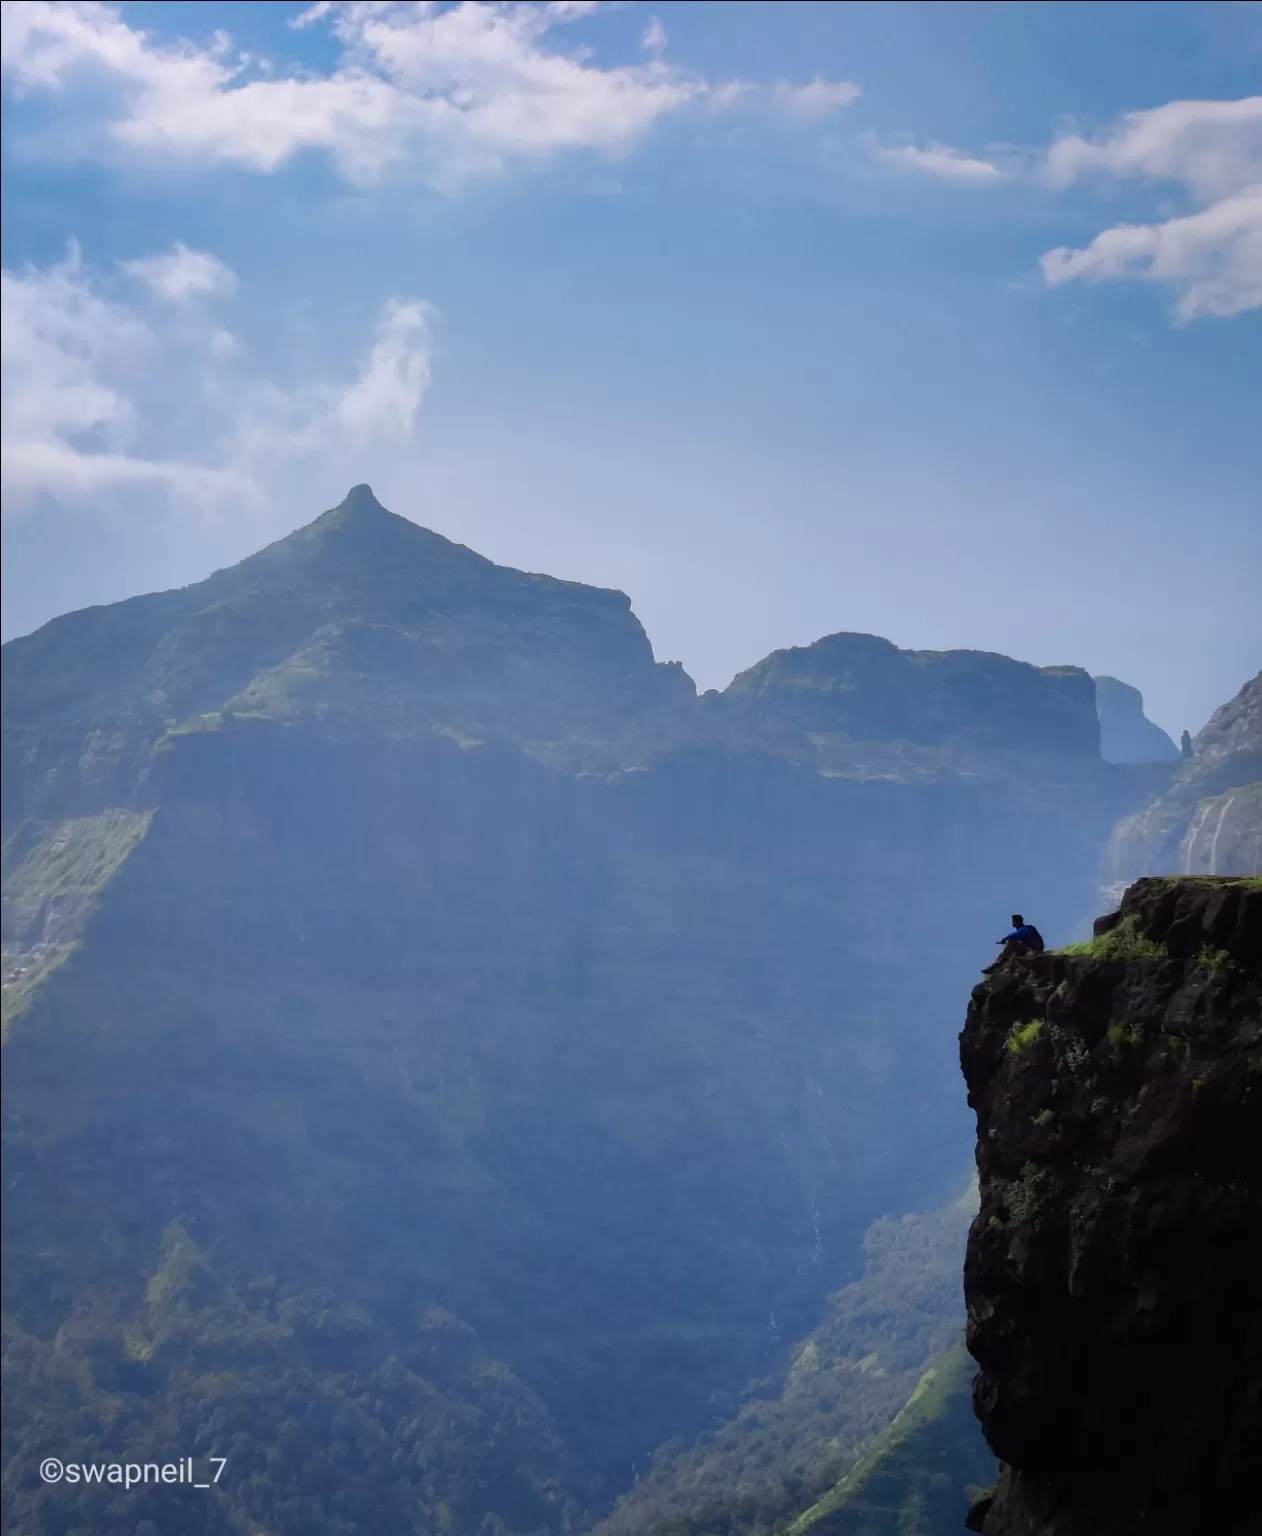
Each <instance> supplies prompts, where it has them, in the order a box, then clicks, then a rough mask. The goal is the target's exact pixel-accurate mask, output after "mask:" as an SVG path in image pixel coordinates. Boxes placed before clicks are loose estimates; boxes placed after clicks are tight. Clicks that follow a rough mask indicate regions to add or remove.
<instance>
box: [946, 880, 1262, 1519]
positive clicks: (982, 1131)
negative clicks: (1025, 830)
mask: <svg viewBox="0 0 1262 1536" xmlns="http://www.w3.org/2000/svg"><path fill="white" fill-rule="evenodd" d="M1260 1050H1262V881H1259V880H1256V879H1224V878H1212V877H1196V878H1190V879H1189V878H1181V879H1180V878H1173V879H1147V880H1140V881H1138V882H1137V883H1136V884H1135V885H1134V886H1132V887H1131V888H1130V890H1128V891H1127V893H1126V895H1125V897H1124V898H1123V900H1122V903H1121V906H1120V908H1119V909H1118V910H1117V911H1116V912H1114V913H1112V914H1110V915H1109V916H1108V917H1105V918H1101V919H1100V920H1098V921H1097V923H1096V932H1095V937H1094V938H1093V939H1092V941H1091V942H1090V943H1086V944H1082V945H1077V946H1074V947H1073V948H1071V949H1069V950H1066V951H1064V952H1062V953H1059V954H1057V953H1049V954H1047V955H1042V956H1038V957H1036V958H1033V959H1027V960H1025V961H1022V962H1019V963H1018V964H1017V965H1015V966H1014V967H1013V968H1012V969H1010V970H1005V971H1000V972H997V973H996V974H995V975H993V976H992V977H990V978H988V979H987V980H986V981H985V982H983V983H982V984H981V985H980V986H978V987H976V988H975V989H974V991H973V995H972V1001H971V1003H970V1006H969V1010H968V1018H967V1021H966V1023H965V1026H964V1031H963V1034H962V1035H961V1037H960V1053H961V1061H962V1063H963V1068H964V1075H965V1078H966V1080H967V1083H968V1089H969V1102H970V1104H971V1105H972V1106H973V1108H974V1109H975V1110H976V1112H977V1164H978V1170H979V1175H980V1180H981V1208H980V1210H979V1212H978V1214H977V1217H976V1219H975V1220H974V1222H973V1226H972V1229H971V1231H970V1234H969V1242H968V1256H967V1260H966V1264H965V1272H964V1274H965V1294H966V1298H967V1302H968V1347H969V1349H970V1351H971V1353H972V1354H973V1356H974V1357H975V1359H976V1360H977V1361H978V1364H979V1365H980V1367H981V1369H980V1371H979V1372H978V1375H977V1378H976V1381H975V1384H974V1401H975V1404H976V1407H977V1412H978V1415H979V1417H980V1419H981V1422H982V1426H983V1428H984V1429H985V1432H986V1438H987V1440H988V1441H989V1443H990V1445H991V1447H992V1448H993V1450H994V1452H995V1454H996V1455H997V1456H998V1458H999V1460H1000V1462H1001V1469H1000V1477H999V1482H998V1486H997V1489H996V1490H995V1492H994V1494H993V1496H992V1497H991V1498H989V1499H987V1500H982V1501H980V1502H979V1503H978V1505H977V1506H976V1508H975V1510H974V1512H973V1516H972V1519H971V1528H972V1529H974V1530H980V1531H984V1532H985V1533H986V1536H1053V1533H1055V1536H1186V1533H1187V1532H1190V1531H1206V1532H1210V1531H1212V1532H1214V1533H1216V1536H1246V1533H1250V1532H1253V1531H1256V1530H1257V1529H1258V1522H1259V1517H1260V1516H1262V1484H1260V1482H1259V1475H1258V1457H1257V1450H1258V1446H1259V1445H1260V1444H1262V1403H1260V1402H1259V1397H1258V1382H1259V1380H1262V1332H1260V1331H1259V1318H1262V1285H1260V1284H1259V1278H1258V1266H1257V1262H1256V1254H1255V1249H1256V1244H1257V1232H1258V1229H1259V1226H1260V1225H1262V1155H1260V1149H1262V1078H1260V1077H1259V1072H1258V1067H1259V1059H1260V1058H1259V1052H1260Z"/></svg>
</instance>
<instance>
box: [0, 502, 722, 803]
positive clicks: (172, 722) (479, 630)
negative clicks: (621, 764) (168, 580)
mask: <svg viewBox="0 0 1262 1536" xmlns="http://www.w3.org/2000/svg"><path fill="white" fill-rule="evenodd" d="M4 693H5V699H4V710H5V714H4V751H5V772H6V776H8V775H10V774H12V778H11V779H10V780H9V782H10V784H11V785H12V786H13V790H14V791H16V793H14V792H12V791H11V793H10V795H9V798H8V802H7V804H8V810H9V811H10V812H11V811H12V809H13V808H14V807H15V806H17V805H19V804H20V805H21V806H22V807H23V812H24V814H28V815H29V814H32V813H38V814H41V815H42V814H56V813H59V812H78V811H88V812H90V811H92V810H97V809H100V808H102V807H103V806H105V805H108V804H112V803H115V796H116V794H117V785H118V783H119V781H120V778H121V779H127V778H131V777H134V775H135V774H136V773H137V772H138V771H139V770H140V768H141V767H142V766H143V764H144V762H145V761H146V760H147V758H148V755H149V753H150V752H151V750H152V748H153V747H154V746H155V744H157V743H158V742H159V741H161V740H162V738H163V737H164V735H166V734H167V733H168V732H170V731H172V730H178V731H183V732H187V731H189V730H193V729H202V730H205V729H217V728H219V726H220V725H221V724H222V723H223V721H224V720H225V719H241V718H250V719H259V718H266V719H273V720H277V721H280V722H283V723H285V724H289V725H294V724H299V723H301V722H303V721H306V722H309V723H314V722H317V721H318V722H319V723H320V728H321V729H322V730H334V731H337V732H340V733H342V734H346V733H348V732H350V733H355V732H360V731H369V732H371V733H374V734H376V733H378V732H381V731H383V730H384V731H385V732H386V734H388V735H392V736H400V735H413V736H415V735H422V736H425V735H432V734H433V733H435V732H437V733H440V734H448V735H451V734H454V735H455V736H456V737H457V738H461V739H472V740H483V739H487V738H489V737H495V736H499V737H504V736H506V737H508V738H509V739H512V740H515V741H519V742H521V743H522V744H544V745H546V744H548V743H551V742H555V741H558V740H565V741H578V742H588V743H592V744H596V745H599V744H602V743H605V742H607V741H609V740H610V739H612V738H617V737H618V736H619V735H620V734H622V733H625V730H626V728H627V722H628V720H634V721H635V722H636V724H637V727H639V728H643V729H648V730H650V733H651V724H652V721H653V719H654V718H656V717H657V716H659V715H670V714H671V713H672V712H673V711H677V710H678V709H679V708H680V707H684V708H686V707H687V706H689V705H691V704H692V703H693V701H694V699H695V696H696V690H695V689H694V687H693V685H692V682H691V680H690V679H689V678H688V677H687V675H686V674H685V673H684V672H683V670H682V668H680V667H678V666H662V665H659V664H658V663H656V662H655V661H654V659H653V650H652V646H651V645H650V644H649V640H648V637H647V635H646V634H645V633H644V630H643V628H642V627H641V625H640V623H639V621H638V620H637V619H636V617H635V615H634V614H633V613H632V611H631V603H630V599H629V598H628V597H627V596H626V595H625V594H624V593H622V592H613V591H608V590H605V589H602V588H598V587H588V586H583V585H581V584H580V583H578V582H571V581H560V580H558V579H556V578H555V577H551V576H538V575H532V574H528V573H526V572H523V571H516V570H512V569H510V568H508V567H505V566H500V565H496V564H494V562H492V561H490V560H487V559H485V558H484V557H483V556H482V555H479V554H476V553H475V552H474V551H473V550H471V549H467V548H466V547H465V546H464V545H462V544H456V543H453V542H452V541H451V540H449V539H445V538H443V537H442V536H441V535H440V534H437V533H433V532H431V531H430V530H429V529H427V528H422V527H420V526H418V525H417V524H415V523H412V522H409V521H408V520H407V519H406V518H402V517H397V516H395V515H394V514H393V513H391V512H389V511H387V510H386V508H384V507H383V506H382V505H381V504H380V503H379V502H378V501H377V499H376V497H375V496H374V495H373V493H372V490H371V488H370V487H369V486H367V485H357V486H355V487H353V488H352V490H351V491H350V492H349V493H348V494H347V496H346V498H345V500H343V501H342V502H341V503H340V505H338V506H336V507H334V508H332V509H331V510H330V511H328V512H325V513H324V514H323V515H322V516H320V517H318V518H316V519H315V521H314V522H312V523H309V524H308V525H307V526H306V527H303V528H300V529H298V530H297V531H296V532H294V533H291V534H289V535H288V536H287V537H285V538H283V539H280V540H278V541H277V542H276V543H274V544H271V545H269V546H268V547H267V548H266V549H263V550H260V551H259V552H258V553H257V554H255V555H251V556H250V557H249V558H247V559H245V560H242V561H241V562H240V563H239V564H238V565H234V566H231V567H229V568H227V569H225V570H221V571H217V572H215V574H214V575H212V576H210V577H208V578H207V579H206V580H205V581H201V582H197V583H195V584H194V585H193V586H189V587H184V588H182V589H180V590H178V591H173V592H162V593H155V594H152V595H150V596H146V597H138V598H133V599H131V600H130V601H128V602H124V603H116V604H114V605H112V606H110V607H105V608H90V609H86V610H84V611H82V612H79V613H71V614H67V615H65V616H64V617H62V618H58V619H54V620H53V621H52V622H51V623H49V624H46V625H45V626H44V627H43V628H42V629H40V630H37V631H36V632H35V633H34V634H33V635H28V636H26V637H25V638H23V639H21V640H15V641H13V642H11V643H10V644H9V645H6V646H5V648H4ZM75 741H78V742H81V743H83V745H82V748H81V750H80V751H79V752H78V754H77V758H76V760H75V761H73V762H68V761H67V752H68V749H70V748H72V746H73V743H74V742H75ZM6 814H8V812H7V813H6Z"/></svg>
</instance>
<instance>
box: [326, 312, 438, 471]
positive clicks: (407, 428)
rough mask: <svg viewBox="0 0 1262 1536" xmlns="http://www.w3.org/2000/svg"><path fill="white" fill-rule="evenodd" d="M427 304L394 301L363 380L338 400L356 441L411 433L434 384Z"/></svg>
mask: <svg viewBox="0 0 1262 1536" xmlns="http://www.w3.org/2000/svg"><path fill="white" fill-rule="evenodd" d="M429 321H430V310H429V306H428V305H427V304H422V303H420V302H419V301H417V300H415V299H412V300H410V301H407V302H404V301H401V300H399V299H391V300H390V302H389V303H388V304H387V305H386V308H385V311H384V313H383V314H382V317H381V319H380V321H379V322H378V325H377V339H376V341H375V342H374V343H373V346H372V350H371V351H370V352H369V354H368V356H367V358H366V359H365V360H364V364H363V367H362V368H361V369H360V374H359V378H358V379H357V380H356V382H355V383H354V384H353V385H352V386H351V387H350V388H349V389H348V390H347V391H346V392H345V394H343V396H342V398H341V399H340V400H339V401H338V403H337V418H338V420H339V421H340V422H341V423H342V425H343V427H345V429H346V431H347V433H348V434H349V436H350V437H351V439H352V440H353V441H354V442H357V443H362V442H364V441H366V440H367V439H368V438H370V437H377V436H381V435H383V434H388V435H390V436H393V437H406V436H407V435H408V434H409V433H410V432H411V430H412V427H413V424H414V423H415V421H416V413H417V411H418V410H419V409H420V405H421V401H422V400H423V399H424V397H425V391H426V390H427V389H428V388H429V380H430V367H429Z"/></svg>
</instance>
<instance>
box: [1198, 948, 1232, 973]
mask: <svg viewBox="0 0 1262 1536" xmlns="http://www.w3.org/2000/svg"><path fill="white" fill-rule="evenodd" d="M1192 964H1193V965H1195V966H1196V967H1197V969H1198V970H1202V971H1208V972H1209V974H1210V975H1211V976H1224V975H1226V974H1227V972H1228V971H1230V970H1232V969H1233V968H1234V967H1235V964H1236V962H1235V961H1234V960H1233V959H1232V958H1231V956H1230V954H1228V952H1227V951H1226V950H1225V949H1212V948H1211V947H1210V946H1209V945H1208V944H1206V945H1205V947H1204V948H1203V949H1199V950H1198V951H1197V952H1196V958H1195V959H1194V960H1193V961H1192Z"/></svg>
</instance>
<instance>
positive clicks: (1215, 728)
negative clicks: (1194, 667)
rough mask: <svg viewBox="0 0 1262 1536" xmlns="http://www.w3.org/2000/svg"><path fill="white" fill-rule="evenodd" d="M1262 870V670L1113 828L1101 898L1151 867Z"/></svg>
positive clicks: (1158, 870)
mask: <svg viewBox="0 0 1262 1536" xmlns="http://www.w3.org/2000/svg"><path fill="white" fill-rule="evenodd" d="M1175 874H1179V875H1201V874H1205V875H1257V874H1262V673H1259V674H1258V675H1257V676H1256V677H1254V678H1252V679H1251V680H1250V681H1249V682H1247V683H1246V684H1245V685H1244V687H1243V688H1242V689H1241V690H1240V692H1239V693H1238V694H1237V695H1236V696H1235V698H1234V699H1231V700H1230V701H1229V702H1228V703H1226V704H1224V705H1222V706H1221V707H1220V708H1219V709H1217V710H1215V712H1214V714H1213V716H1212V717H1211V719H1210V721H1209V723H1208V724H1207V725H1206V726H1205V727H1204V729H1203V730H1201V731H1200V732H1199V734H1198V735H1197V736H1196V737H1195V739H1194V741H1193V755H1192V757H1190V758H1189V759H1187V760H1186V761H1183V762H1181V763H1180V764H1179V766H1178V767H1177V768H1176V770H1175V772H1174V774H1173V776H1172V777H1171V779H1170V782H1169V783H1168V785H1166V786H1165V788H1164V789H1163V790H1162V791H1161V792H1160V793H1158V794H1157V795H1156V796H1155V797H1154V798H1153V799H1152V800H1151V801H1150V803H1149V804H1148V805H1147V806H1146V807H1144V808H1143V809H1141V810H1139V811H1136V812H1134V813H1133V814H1132V815H1130V816H1128V817H1126V818H1124V819H1123V820H1122V821H1121V822H1119V823H1118V825H1117V827H1116V828H1115V829H1114V831H1113V834H1112V836H1111V838H1110V839H1109V843H1108V846H1107V848H1106V849H1105V853H1104V860H1103V864H1102V876H1103V891H1102V893H1101V900H1102V904H1104V905H1110V904H1114V903H1116V902H1117V901H1119V900H1120V899H1121V895H1122V892H1123V891H1124V890H1125V889H1126V887H1127V886H1128V885H1130V884H1131V883H1132V882H1133V881H1135V880H1138V879H1140V878H1142V877H1143V876H1145V875H1175Z"/></svg>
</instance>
